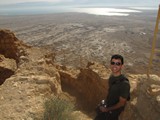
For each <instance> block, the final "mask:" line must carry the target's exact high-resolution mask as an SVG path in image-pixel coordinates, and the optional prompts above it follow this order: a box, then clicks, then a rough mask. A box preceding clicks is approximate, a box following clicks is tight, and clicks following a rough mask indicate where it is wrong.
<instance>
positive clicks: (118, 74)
mask: <svg viewBox="0 0 160 120" xmlns="http://www.w3.org/2000/svg"><path fill="white" fill-rule="evenodd" d="M112 75H113V76H114V77H118V76H120V75H121V73H117V74H114V73H112Z"/></svg>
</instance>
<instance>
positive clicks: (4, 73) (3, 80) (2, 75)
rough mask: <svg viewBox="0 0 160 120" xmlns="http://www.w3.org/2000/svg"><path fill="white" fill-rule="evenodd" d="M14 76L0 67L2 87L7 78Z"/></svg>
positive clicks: (8, 70)
mask: <svg viewBox="0 0 160 120" xmlns="http://www.w3.org/2000/svg"><path fill="white" fill-rule="evenodd" d="M13 74H14V71H12V70H10V69H7V68H3V67H0V85H2V84H3V83H4V82H5V80H6V79H7V78H9V77H11V76H12V75H13Z"/></svg>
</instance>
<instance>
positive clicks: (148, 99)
mask: <svg viewBox="0 0 160 120" xmlns="http://www.w3.org/2000/svg"><path fill="white" fill-rule="evenodd" d="M0 43H1V44H0V83H1V85H0V93H1V94H0V111H1V112H0V120H22V119H24V120H35V119H42V115H43V111H44V108H43V106H44V101H45V100H46V99H47V98H50V97H51V96H58V97H61V98H63V99H66V100H69V101H71V102H73V103H75V106H76V110H75V112H74V114H78V116H79V118H78V119H81V120H91V119H93V118H94V109H95V107H96V106H97V104H98V103H99V102H100V101H101V100H102V99H104V98H105V96H106V94H107V93H106V89H107V88H108V86H107V81H108V77H109V75H110V70H109V69H108V68H106V67H105V66H103V65H101V64H99V63H96V62H89V63H88V65H87V66H86V67H84V68H72V67H69V66H62V65H60V64H56V63H55V62H54V60H55V53H54V51H52V50H50V49H47V48H41V47H30V46H28V45H25V44H24V43H23V42H21V41H20V40H18V39H17V38H16V36H15V35H14V33H12V32H11V31H9V30H0ZM128 78H129V80H130V83H131V100H130V101H129V102H128V104H127V107H126V110H125V111H124V113H123V114H122V116H121V118H122V119H123V120H158V119H159V118H160V111H159V110H160V109H159V108H160V96H159V95H160V77H159V76H157V75H151V76H150V78H147V76H146V75H142V74H136V75H135V74H128ZM144 113H145V114H144Z"/></svg>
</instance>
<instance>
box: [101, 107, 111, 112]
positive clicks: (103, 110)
mask: <svg viewBox="0 0 160 120" xmlns="http://www.w3.org/2000/svg"><path fill="white" fill-rule="evenodd" d="M100 110H101V111H102V112H108V111H109V110H108V109H107V108H106V107H103V106H100Z"/></svg>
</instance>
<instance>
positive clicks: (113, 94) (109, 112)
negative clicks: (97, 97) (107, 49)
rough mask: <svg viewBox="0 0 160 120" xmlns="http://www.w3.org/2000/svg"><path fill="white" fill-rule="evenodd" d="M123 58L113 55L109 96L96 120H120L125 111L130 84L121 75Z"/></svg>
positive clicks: (100, 107)
mask: <svg viewBox="0 0 160 120" xmlns="http://www.w3.org/2000/svg"><path fill="white" fill-rule="evenodd" d="M123 62H124V61H123V57H122V56H121V55H118V54H116V55H113V56H112V57H111V60H110V69H111V71H112V74H111V76H110V78H109V89H108V95H107V97H106V100H105V104H106V105H105V106H104V105H101V106H99V111H100V112H99V113H98V115H97V116H96V118H95V120H118V118H119V115H120V113H121V112H122V111H123V110H124V107H125V104H126V102H127V100H129V98H130V84H129V81H128V79H127V78H126V77H125V76H124V75H123V74H122V73H121V70H122V68H123Z"/></svg>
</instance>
